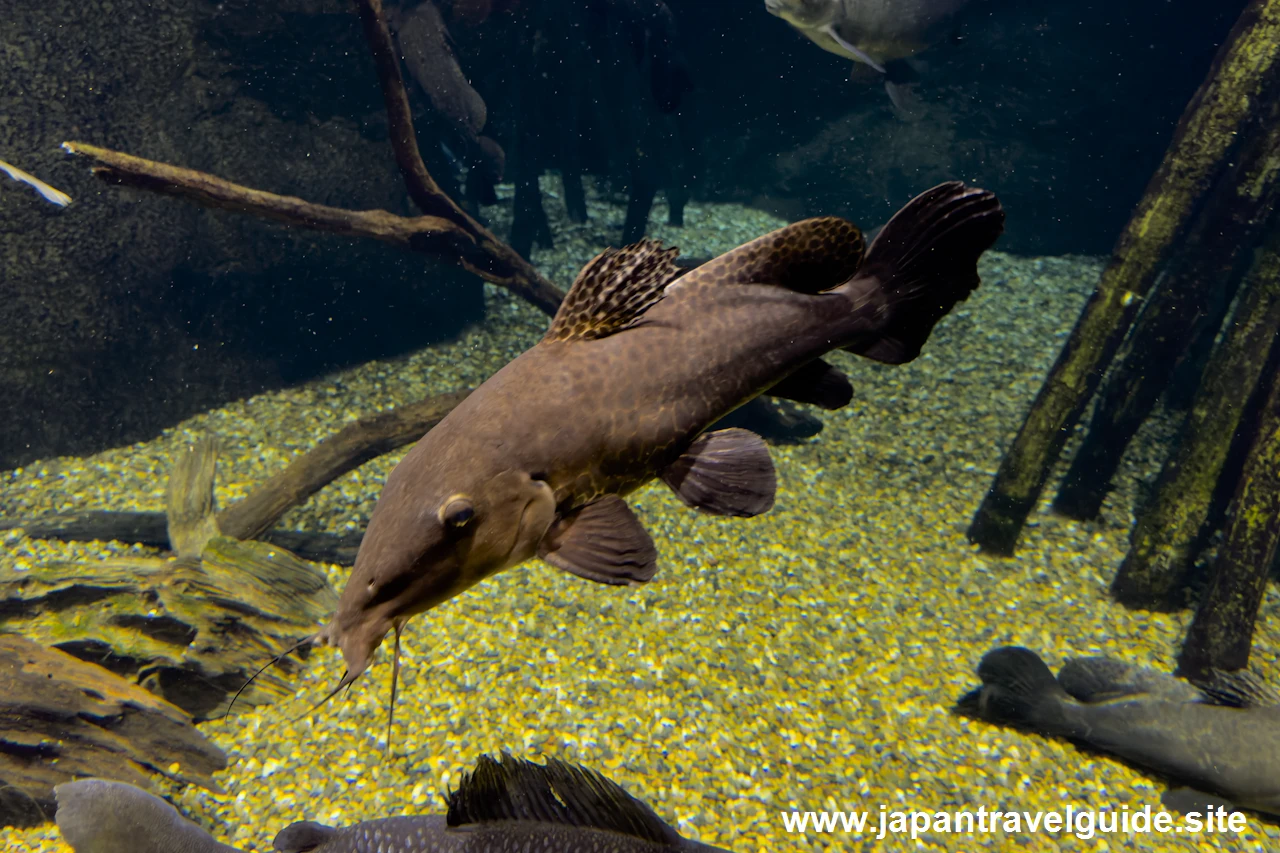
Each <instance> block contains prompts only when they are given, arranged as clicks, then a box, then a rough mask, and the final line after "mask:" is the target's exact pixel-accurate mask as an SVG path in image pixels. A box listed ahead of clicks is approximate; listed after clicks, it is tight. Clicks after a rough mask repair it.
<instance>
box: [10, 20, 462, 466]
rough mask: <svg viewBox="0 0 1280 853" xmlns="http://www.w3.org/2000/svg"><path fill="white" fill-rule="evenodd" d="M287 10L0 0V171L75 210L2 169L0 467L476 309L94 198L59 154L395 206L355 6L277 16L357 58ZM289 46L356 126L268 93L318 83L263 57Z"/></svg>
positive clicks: (358, 261)
mask: <svg viewBox="0 0 1280 853" xmlns="http://www.w3.org/2000/svg"><path fill="white" fill-rule="evenodd" d="M288 5H290V4H272V5H271V8H270V13H269V14H266V15H264V14H263V13H262V11H261V10H260V9H259V7H258V5H257V4H239V3H234V2H233V3H224V4H219V5H216V6H215V5H212V4H210V5H205V4H202V3H195V2H191V1H190V0H113V1H112V2H99V0H88V2H84V0H77V2H69V0H8V2H6V3H5V4H4V6H5V13H4V14H3V15H0V56H2V57H3V60H2V62H3V66H4V68H5V73H4V74H0V159H4V160H7V161H9V162H11V163H13V164H14V165H15V166H18V167H19V168H23V169H25V170H27V171H29V172H32V173H34V174H36V175H38V176H40V177H41V178H42V179H44V180H46V181H48V182H49V183H51V184H52V185H54V186H56V187H58V188H60V189H62V190H64V191H66V192H67V193H69V194H70V195H71V196H72V198H73V199H74V202H73V204H72V205H71V206H70V207H68V208H66V209H65V210H59V209H57V208H55V207H53V206H51V205H49V204H48V203H46V202H44V201H43V200H41V199H40V198H38V197H37V196H36V195H35V194H34V193H33V192H31V191H29V190H28V189H26V188H25V187H24V186H22V185H20V184H18V183H15V182H12V181H9V180H8V179H7V178H0V412H3V416H0V469H2V468H5V467H11V466H13V465H17V464H22V463H23V462H24V461H26V460H29V459H32V458H35V457H40V456H48V455H53V454H60V453H85V452H92V451H93V450H95V449H99V448H101V447H104V446H109V445H112V444H118V443H121V442H128V441H133V440H137V439H140V438H145V437H146V436H148V435H152V434H154V433H155V432H156V431H158V430H159V429H161V428H163V427H164V426H167V425H169V424H171V423H173V422H174V421H176V420H179V419H181V418H182V417H185V416H187V415H189V414H191V413H193V412H195V411H199V410H200V409H202V408H205V407H208V406H210V405H214V404H217V403H219V402H223V401H226V400H228V399H231V398H234V397H237V396H244V395H248V394H252V393H256V392H258V391H261V390H263V389H266V388H270V387H273V386H278V385H280V384H282V383H284V382H288V381H293V380H296V379H299V378H303V377H306V376H311V375H315V374H317V373H319V372H322V371H324V370H327V369H331V368H333V367H335V366H339V365H342V364H348V363H352V362H355V361H359V360H363V359H367V358H371V357H374V356H378V355H385V354H389V353H394V352H398V351H403V350H406V349H409V348H412V347H415V346H422V345H424V344H428V343H430V342H432V341H434V340H439V339H441V338H444V337H447V336H451V335H454V334H456V333H457V332H458V331H459V330H460V329H461V328H462V327H463V326H464V325H465V324H466V323H468V322H472V321H475V320H477V319H479V318H480V316H481V313H482V310H483V303H482V298H481V291H480V288H479V285H478V283H477V282H476V280H475V279H473V278H471V277H470V276H466V275H463V274H461V273H459V272H457V271H455V270H453V269H452V268H448V267H441V266H439V265H435V264H432V263H429V262H428V261H427V260H426V259H425V258H423V257H421V256H416V255H408V254H404V253H400V252H397V251H396V250H394V249H391V248H389V247H386V246H383V245H380V244H372V243H364V242H352V241H349V240H343V239H339V238H335V237H332V236H328V235H322V234H315V233H304V232H300V231H291V230H288V229H284V228H281V227H278V226H274V225H268V224H264V223H261V222H257V221H253V220H251V219H248V218H246V217H241V216H234V215H231V214H225V213H211V212H208V211H203V210H200V209H198V208H196V207H194V206H192V205H189V204H186V203H183V202H179V201H174V200H170V199H164V198H158V197H154V196H150V195H146V194H142V193H136V192H129V191H122V190H119V189H115V188H111V187H107V186H104V185H102V184H100V183H98V182H97V181H96V180H95V179H93V178H92V177H91V176H90V175H89V174H88V169H87V168H86V167H85V165H84V164H83V163H82V162H77V161H76V160H74V159H70V158H68V157H67V156H66V155H64V154H63V153H62V152H61V151H60V150H59V148H58V146H59V144H60V143H61V142H63V141H64V140H67V139H77V140H83V141H86V142H91V143H94V144H97V145H103V146H107V147H112V148H117V149H120V150H124V151H127V152H130V153H134V154H138V155H140V156H144V157H148V158H152V159H156V160H163V161H167V162H171V163H175V164H178V165H185V166H189V167H192V168H197V169H203V170H207V171H210V172H213V173H215V174H218V175H220V176H223V177H226V178H228V179H231V180H234V181H238V182H242V183H245V184H249V185H252V186H255V187H258V188H261V189H266V190H270V191H273V192H278V193H285V194H292V195H298V196H301V197H304V198H307V199H309V200H312V201H317V202H323V203H328V204H334V205H342V206H348V207H356V208H374V207H380V208H384V209H388V210H392V211H395V212H400V213H412V212H413V211H412V209H411V207H410V206H409V203H408V201H407V199H406V197H405V193H404V191H403V189H402V184H401V182H400V180H399V176H398V174H397V172H396V170H395V167H394V163H393V162H392V160H391V156H390V152H389V149H388V146H387V144H386V141H385V128H384V129H383V130H382V131H381V134H382V137H383V138H377V134H376V133H375V134H370V133H368V132H362V131H364V130H366V127H365V125H366V124H367V122H368V121H370V117H369V115H368V113H369V110H370V109H374V110H376V109H377V107H378V92H377V82H376V79H374V77H373V74H372V64H371V63H370V62H369V61H368V58H367V56H365V54H364V53H362V52H361V51H360V48H361V47H362V42H361V41H360V34H359V25H358V22H357V21H356V19H355V16H354V14H351V12H350V10H349V9H348V8H347V4H345V3H339V4H327V3H318V4H317V3H312V4H310V5H311V6H313V7H315V8H309V7H305V6H303V5H302V4H293V5H296V6H298V9H297V10H296V11H297V13H298V14H301V13H304V12H305V13H311V14H312V16H313V19H315V20H326V21H338V20H339V16H341V17H340V26H339V29H341V30H342V31H343V32H345V33H346V34H347V38H348V47H354V48H355V50H354V51H352V50H350V49H348V50H342V49H340V48H341V46H340V45H335V44H333V43H332V42H330V43H328V44H323V43H317V42H315V41H314V40H313V39H311V38H310V36H309V34H308V33H306V32H302V31H299V30H298V28H297V27H296V25H293V26H291V24H295V22H296V18H294V19H291V20H286V19H285V18H284V16H283V13H282V12H281V11H280V10H281V7H282V6H288ZM330 5H333V6H334V7H335V8H328V7H329V6H330ZM268 25H270V26H275V27H277V29H275V30H267V29H265V27H267V26H268ZM255 34H256V35H255ZM272 39H274V40H275V43H274V45H273V44H272V43H271V40H272ZM282 41H283V42H284V43H285V44H288V45H300V47H299V48H298V49H297V50H295V51H294V52H293V53H294V54H298V53H301V52H303V51H304V47H301V46H305V50H306V51H310V52H316V51H319V52H321V53H323V54H324V55H325V56H327V57H328V63H329V64H328V66H327V67H324V68H322V69H319V70H318V71H316V72H315V73H316V75H317V76H316V78H315V79H316V81H318V82H317V85H318V86H320V87H321V88H323V86H324V85H327V86H329V87H330V88H333V86H334V85H335V84H334V83H333V80H334V78H338V79H340V80H341V81H342V82H341V83H340V84H338V86H339V88H341V89H343V90H346V91H350V92H352V93H353V98H354V100H353V101H351V102H349V103H346V104H343V105H342V106H343V107H350V108H351V111H352V114H348V115H344V114H341V113H337V112H334V111H333V110H332V109H327V110H325V111H323V113H322V114H317V112H315V111H311V110H308V109H306V105H305V104H303V105H301V107H300V106H298V104H299V99H297V98H292V99H284V98H277V99H274V100H267V99H266V96H267V95H268V94H270V93H272V92H277V91H283V92H288V91H297V90H306V89H308V88H309V87H310V86H311V83H312V81H310V80H308V79H307V78H306V77H305V75H306V69H305V68H303V67H300V66H299V65H298V64H296V63H295V64H293V65H288V64H284V63H280V64H279V65H272V64H271V63H270V62H269V61H266V60H264V59H263V58H262V57H263V56H264V54H269V53H270V52H271V51H272V50H274V51H275V52H276V53H277V54H285V53H287V51H285V50H282V49H281V47H280V43H281V42H282ZM259 48H261V49H259ZM239 53H244V54H246V55H252V56H254V57H257V59H256V61H254V62H249V61H243V62H242V61H240V56H239ZM322 102H326V101H325V99H323V98H319V97H317V98H316V103H322ZM284 103H288V104H289V105H291V106H292V108H291V109H285V108H280V105H281V104H284Z"/></svg>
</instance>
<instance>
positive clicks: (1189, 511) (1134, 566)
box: [1112, 239, 1280, 609]
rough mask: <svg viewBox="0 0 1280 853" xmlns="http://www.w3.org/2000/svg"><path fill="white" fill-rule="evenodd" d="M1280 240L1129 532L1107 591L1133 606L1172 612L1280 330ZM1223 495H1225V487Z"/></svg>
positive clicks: (1253, 272) (1261, 265)
mask: <svg viewBox="0 0 1280 853" xmlns="http://www.w3.org/2000/svg"><path fill="white" fill-rule="evenodd" d="M1277 250H1280V239H1272V240H1271V241H1270V245H1269V246H1268V247H1267V248H1265V249H1264V250H1263V251H1261V252H1259V254H1258V257H1257V260H1256V261H1255V262H1254V265H1253V267H1252V268H1251V269H1250V271H1249V274H1248V276H1247V277H1246V279H1245V281H1244V282H1243V283H1242V284H1241V292H1240V299H1239V304H1238V305H1237V306H1236V310H1235V314H1234V316H1233V322H1232V324H1231V326H1230V328H1229V329H1228V331H1227V334H1226V337H1224V338H1223V340H1222V342H1221V344H1219V345H1218V348H1217V350H1215V351H1214V353H1213V356H1212V357H1211V358H1210V361H1209V365H1208V367H1207V368H1206V369H1205V375H1204V381H1203V382H1202V383H1201V385H1200V389H1199V391H1198V392H1197V394H1196V398H1195V401H1194V402H1193V403H1192V407H1191V413H1190V414H1189V415H1188V417H1187V422H1186V424H1185V425H1184V426H1183V429H1182V431H1181V434H1180V436H1179V438H1178V444H1177V446H1176V447H1175V448H1174V450H1173V452H1172V454H1171V455H1170V457H1169V459H1168V460H1166V462H1165V464H1164V468H1163V469H1162V470H1161V472H1160V478H1159V480H1158V482H1157V484H1156V493H1155V496H1154V497H1153V499H1152V501H1151V503H1150V505H1149V506H1148V507H1147V508H1146V510H1145V511H1144V512H1143V513H1142V515H1141V516H1140V517H1139V518H1138V523H1137V525H1136V526H1135V527H1134V531H1133V540H1132V544H1131V545H1130V549H1129V553H1128V555H1127V556H1126V557H1125V559H1124V562H1123V563H1121V564H1120V569H1119V571H1118V572H1117V573H1116V578H1115V581H1114V582H1113V583H1112V592H1114V593H1115V596H1116V598H1117V599H1118V600H1120V601H1121V602H1123V603H1125V604H1127V605H1129V606H1132V607H1147V608H1155V609H1167V608H1177V607H1181V606H1183V605H1184V604H1185V601H1183V600H1182V598H1181V595H1180V591H1181V589H1182V588H1183V586H1184V583H1185V578H1186V576H1187V572H1188V570H1189V569H1190V568H1191V566H1192V564H1193V561H1194V559H1195V557H1196V554H1197V552H1198V550H1199V546H1200V545H1201V544H1202V541H1203V532H1204V531H1203V528H1204V526H1205V522H1206V520H1208V518H1209V513H1210V507H1211V504H1212V502H1213V499H1214V495H1215V493H1216V492H1217V491H1219V489H1220V485H1219V483H1220V479H1221V474H1222V471H1223V466H1224V464H1225V463H1226V461H1227V456H1228V453H1230V451H1231V446H1232V443H1233V441H1234V439H1235V435H1236V432H1237V430H1238V429H1239V428H1240V427H1241V425H1242V423H1244V421H1245V417H1246V412H1247V411H1248V403H1249V399H1250V398H1251V397H1252V396H1253V395H1254V391H1255V389H1256V388H1257V387H1258V384H1259V381H1260V380H1263V378H1264V376H1265V373H1266V371H1267V368H1268V365H1269V364H1270V363H1271V360H1272V355H1271V354H1272V348H1273V346H1274V342H1275V340H1276V333H1277V330H1280V254H1277ZM1227 494H1230V488H1229V487H1228V491H1227Z"/></svg>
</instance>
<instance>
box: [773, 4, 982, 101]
mask: <svg viewBox="0 0 1280 853" xmlns="http://www.w3.org/2000/svg"><path fill="white" fill-rule="evenodd" d="M969 3H970V0H765V2H764V6H765V9H767V10H768V11H769V13H770V14H772V15H776V16H777V17H779V18H782V19H783V20H784V21H786V22H787V23H789V24H791V26H793V27H795V28H796V29H797V30H799V31H800V32H801V33H802V34H803V35H804V36H805V37H806V38H808V39H809V40H810V41H812V42H813V43H814V44H816V45H818V46H819V47H821V48H822V49H823V50H826V51H829V52H831V53H834V54H836V55H838V56H844V57H847V58H848V59H852V60H853V61H854V62H860V63H863V64H865V65H868V66H870V67H871V68H874V69H875V70H876V71H878V72H879V73H880V74H881V75H882V76H883V77H884V83H885V91H887V92H888V93H889V98H890V100H892V101H893V105H894V106H895V107H896V108H897V109H898V112H899V114H900V115H903V116H904V117H910V116H911V115H913V114H914V113H915V112H916V107H915V105H914V104H913V102H912V98H911V96H910V94H909V93H908V91H907V89H906V87H907V86H908V85H910V83H912V82H913V81H914V79H915V74H914V70H913V69H912V68H911V66H910V65H909V64H908V63H907V62H906V61H905V60H908V59H910V58H911V57H914V56H915V55H916V54H918V53H920V52H922V51H924V50H926V49H928V48H929V47H932V46H933V45H935V44H937V43H938V42H940V41H942V40H943V39H944V38H945V37H946V36H947V35H948V34H949V33H951V32H952V31H953V29H954V25H955V18H956V15H957V14H959V12H960V11H961V10H962V9H964V7H965V6H967V5H969Z"/></svg>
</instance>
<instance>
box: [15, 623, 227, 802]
mask: <svg viewBox="0 0 1280 853" xmlns="http://www.w3.org/2000/svg"><path fill="white" fill-rule="evenodd" d="M226 765H227V759H226V756H224V755H223V754H222V750H220V749H218V748H217V747H216V746H214V745H213V744H212V743H210V742H209V741H207V740H205V738H204V735H202V734H200V732H198V731H197V730H196V728H195V726H193V725H192V724H191V718H190V717H188V716H187V715H186V714H184V713H183V712H182V711H181V710H180V709H178V708H176V707H174V706H173V705H171V704H169V703H168V702H165V701H164V700H163V699H160V698H157V697H156V696H153V695H151V694H150V693H148V692H147V691H146V690H143V689H142V688H140V687H138V686H137V685H136V684H131V683H129V682H128V681H126V680H124V679H123V678H121V677H120V676H118V675H115V674H113V673H111V672H108V671H107V670H105V669H103V668H102V667H100V666H94V665H93V664H90V663H85V662H84V661H81V660H77V659H76V658H74V657H72V656H71V655H68V654H65V653H63V652H60V651H57V650H56V649H47V648H44V647H43V646H41V645H39V644H38V643H35V642H33V641H31V640H29V639H26V638H24V637H20V636H16V635H0V825H4V826H13V825H17V826H27V825H32V824H37V823H43V822H46V821H48V820H51V819H52V818H53V812H54V805H55V804H54V800H53V786H54V785H59V784H61V783H63V782H68V781H70V780H71V779H74V778H77V777H84V776H97V777H102V778H106V779H115V780H118V781H121V782H129V783H132V784H134V785H138V786H140V787H143V788H146V787H148V786H149V785H150V780H149V778H148V774H149V773H159V774H162V775H164V776H167V777H169V778H171V779H174V780H177V781H180V782H187V783H194V784H197V785H201V786H203V787H205V788H210V789H214V790H217V785H216V784H215V783H214V781H213V779H212V778H211V774H212V773H214V772H215V771H217V770H221V769H223V768H224V767H226Z"/></svg>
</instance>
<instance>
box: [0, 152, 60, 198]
mask: <svg viewBox="0 0 1280 853" xmlns="http://www.w3.org/2000/svg"><path fill="white" fill-rule="evenodd" d="M0 172H4V173H5V174H6V175H8V176H9V177H11V178H13V179H14V180H15V181H19V182H21V183H24V184H26V185H27V186H29V187H31V188H32V189H34V190H35V191H36V192H38V193H40V197H41V198H43V199H44V200H45V201H47V202H49V203H50V204H56V205H57V206H58V207H66V206H67V205H69V204H71V196H69V195H67V194H66V193H64V192H63V191H62V190H59V189H55V188H53V187H51V186H49V185H48V184H46V183H45V182H44V181H42V180H40V179H39V178H37V177H36V176H35V175H33V174H31V173H30V172H24V171H22V170H21V169H19V168H18V167H17V166H13V165H10V164H9V163H6V162H5V161H3V160H0Z"/></svg>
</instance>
